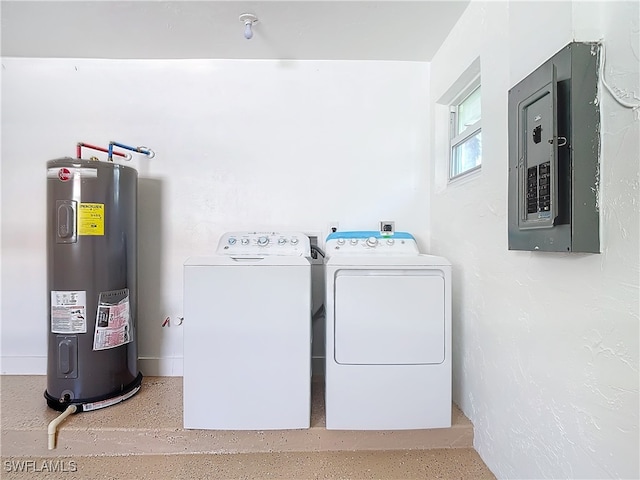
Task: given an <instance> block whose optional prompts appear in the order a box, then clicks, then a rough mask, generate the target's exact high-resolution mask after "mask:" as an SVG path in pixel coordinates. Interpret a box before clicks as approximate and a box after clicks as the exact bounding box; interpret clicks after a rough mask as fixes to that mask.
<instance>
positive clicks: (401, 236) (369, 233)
mask: <svg viewBox="0 0 640 480" xmlns="http://www.w3.org/2000/svg"><path fill="white" fill-rule="evenodd" d="M369 237H376V238H395V239H398V240H415V238H414V236H413V235H411V234H410V233H407V232H395V233H394V234H393V235H383V234H381V233H380V232H379V231H377V230H361V231H356V232H333V233H330V234H329V236H327V240H326V241H329V240H333V239H338V238H369Z"/></svg>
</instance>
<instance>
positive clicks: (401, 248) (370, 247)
mask: <svg viewBox="0 0 640 480" xmlns="http://www.w3.org/2000/svg"><path fill="white" fill-rule="evenodd" d="M326 254H327V256H332V255H358V254H366V255H419V254H420V251H419V250H418V244H417V243H416V239H415V238H414V237H413V235H411V234H410V233H407V232H394V233H393V234H388V235H387V234H385V233H384V232H379V231H368V230H364V231H356V232H334V233H331V234H329V236H328V237H327V241H326Z"/></svg>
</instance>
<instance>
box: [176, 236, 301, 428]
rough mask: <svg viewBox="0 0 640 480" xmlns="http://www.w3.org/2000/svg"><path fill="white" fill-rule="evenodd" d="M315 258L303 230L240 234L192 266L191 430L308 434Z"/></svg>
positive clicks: (187, 297) (187, 305)
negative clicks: (295, 431) (300, 431)
mask: <svg viewBox="0 0 640 480" xmlns="http://www.w3.org/2000/svg"><path fill="white" fill-rule="evenodd" d="M309 258H310V242H309V238H308V237H307V236H305V235H304V234H303V233H299V232H287V233H273V232H266V233H265V232H232V233H226V234H224V235H223V236H222V238H221V239H220V242H219V245H218V249H217V251H216V255H215V256H210V257H194V258H189V259H188V260H187V261H186V263H185V265H184V324H183V326H184V376H183V382H184V427H185V428H197V429H215V430H270V429H278V430H280V429H300V428H309V426H310V418H311V264H310V261H309Z"/></svg>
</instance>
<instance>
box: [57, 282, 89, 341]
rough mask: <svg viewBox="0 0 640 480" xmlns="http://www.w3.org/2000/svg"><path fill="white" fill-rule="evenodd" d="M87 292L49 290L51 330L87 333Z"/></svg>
mask: <svg viewBox="0 0 640 480" xmlns="http://www.w3.org/2000/svg"><path fill="white" fill-rule="evenodd" d="M86 313H87V292H81V291H51V332H52V333H87V315H86Z"/></svg>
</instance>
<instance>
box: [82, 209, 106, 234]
mask: <svg viewBox="0 0 640 480" xmlns="http://www.w3.org/2000/svg"><path fill="white" fill-rule="evenodd" d="M78 235H104V203H81V204H80V209H79V211H78Z"/></svg>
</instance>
